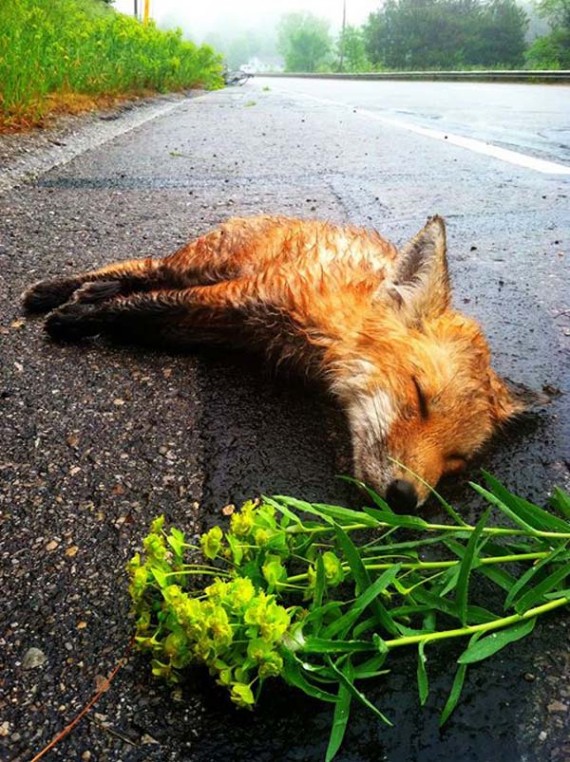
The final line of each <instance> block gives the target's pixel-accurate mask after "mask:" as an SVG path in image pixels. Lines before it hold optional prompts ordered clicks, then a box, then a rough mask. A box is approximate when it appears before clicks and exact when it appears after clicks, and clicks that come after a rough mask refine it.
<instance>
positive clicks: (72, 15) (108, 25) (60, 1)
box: [0, 0, 221, 127]
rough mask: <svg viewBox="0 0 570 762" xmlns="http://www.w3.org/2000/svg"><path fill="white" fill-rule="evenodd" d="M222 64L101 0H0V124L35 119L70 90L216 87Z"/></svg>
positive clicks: (96, 93)
mask: <svg viewBox="0 0 570 762" xmlns="http://www.w3.org/2000/svg"><path fill="white" fill-rule="evenodd" d="M220 70H221V58H220V56H219V55H218V54H217V53H215V51H214V50H213V49H212V48H211V47H209V46H207V45H202V46H200V47H198V46H197V45H195V44H194V43H192V42H189V41H186V40H183V39H182V35H181V32H180V31H168V32H163V31H160V30H159V29H157V28H156V26H155V25H154V24H153V23H152V22H151V23H149V24H146V25H144V24H141V23H140V22H139V21H137V20H136V19H133V18H130V17H128V16H124V15H122V14H120V13H117V12H115V11H113V10H112V9H110V8H108V7H107V6H106V5H104V4H103V3H101V2H99V1H98V0H2V1H1V2H0V127H1V126H2V125H4V126H6V125H10V124H13V123H26V122H31V123H33V122H37V121H38V120H40V119H41V118H42V117H43V116H45V114H46V113H47V112H48V111H50V110H51V109H53V108H54V105H55V104H58V103H61V101H65V99H66V98H67V99H68V101H69V102H70V103H71V102H73V96H74V95H78V96H88V97H91V98H93V99H96V98H98V97H101V96H120V95H124V94H136V93H140V92H144V91H148V90H153V91H170V90H181V89H185V88H190V87H194V86H198V85H201V86H204V87H215V86H219V85H221V78H220Z"/></svg>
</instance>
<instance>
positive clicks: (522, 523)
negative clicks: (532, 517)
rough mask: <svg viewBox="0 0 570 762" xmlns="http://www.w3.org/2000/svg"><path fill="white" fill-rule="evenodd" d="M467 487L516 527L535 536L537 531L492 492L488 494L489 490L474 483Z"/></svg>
mask: <svg viewBox="0 0 570 762" xmlns="http://www.w3.org/2000/svg"><path fill="white" fill-rule="evenodd" d="M469 486H471V487H473V489H474V490H475V492H478V493H479V494H480V495H481V496H482V497H484V498H485V500H486V501H487V502H488V503H491V505H495V506H496V507H497V508H498V509H499V510H501V511H502V512H503V513H504V514H506V515H507V516H508V517H509V518H510V519H511V521H513V522H514V523H515V524H518V526H520V527H522V528H523V529H524V530H525V531H526V532H528V533H529V534H532V535H534V536H536V534H537V531H538V530H537V529H536V528H535V527H533V526H532V525H531V524H529V523H528V522H526V521H525V520H524V519H522V518H521V517H520V516H519V515H518V513H517V511H513V510H512V509H511V508H510V507H509V506H508V505H506V503H503V501H502V500H501V499H500V498H499V497H497V496H496V495H494V494H493V493H492V492H489V490H488V489H485V487H481V485H480V484H475V482H469Z"/></svg>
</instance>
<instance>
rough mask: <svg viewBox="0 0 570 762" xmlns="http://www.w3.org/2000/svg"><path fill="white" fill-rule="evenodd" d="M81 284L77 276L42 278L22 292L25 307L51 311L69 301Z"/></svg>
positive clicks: (32, 310)
mask: <svg viewBox="0 0 570 762" xmlns="http://www.w3.org/2000/svg"><path fill="white" fill-rule="evenodd" d="M79 285H80V283H79V281H78V280H77V279H76V278H56V279H54V280H41V281H40V282H39V283H36V284H35V285H33V286H31V287H30V288H29V289H28V290H27V291H24V293H23V294H22V303H23V306H24V309H25V310H27V311H28V312H49V311H50V310H53V309H54V308H55V307H59V305H60V304H64V303H65V302H67V301H68V299H69V298H70V297H71V295H72V294H73V292H74V291H75V289H76V288H78V286H79Z"/></svg>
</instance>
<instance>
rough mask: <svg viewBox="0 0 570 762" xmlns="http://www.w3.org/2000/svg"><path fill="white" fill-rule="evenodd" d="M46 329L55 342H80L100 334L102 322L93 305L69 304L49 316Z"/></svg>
mask: <svg viewBox="0 0 570 762" xmlns="http://www.w3.org/2000/svg"><path fill="white" fill-rule="evenodd" d="M45 329H46V331H47V332H48V334H49V335H50V336H51V338H52V339H54V340H55V341H79V340H80V339H84V338H85V337H87V336H96V335H97V334H98V333H100V332H101V321H100V320H98V318H97V309H96V308H95V307H94V306H93V305H90V304H83V303H81V302H68V303H67V304H64V305H63V307H60V308H59V309H58V310H54V311H53V312H51V313H50V314H49V315H48V316H47V318H46V322H45Z"/></svg>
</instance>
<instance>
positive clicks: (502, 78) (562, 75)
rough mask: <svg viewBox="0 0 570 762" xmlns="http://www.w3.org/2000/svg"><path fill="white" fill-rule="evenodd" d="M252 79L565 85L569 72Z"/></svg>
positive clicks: (286, 75)
mask: <svg viewBox="0 0 570 762" xmlns="http://www.w3.org/2000/svg"><path fill="white" fill-rule="evenodd" d="M254 76H255V77H274V78H276V77H283V78H302V79H355V80H384V79H385V80H409V81H426V82H437V81H442V82H527V83H529V84H544V83H549V82H550V83H553V84H565V83H570V70H568V69H564V70H560V71H554V70H551V69H544V70H542V69H541V70H533V71H527V70H524V69H521V70H512V71H488V70H485V71H483V70H481V71H391V72H387V71H379V72H364V73H362V74H348V73H344V72H343V73H339V72H327V73H290V72H287V73H285V72H266V73H260V74H255V75H254Z"/></svg>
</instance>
